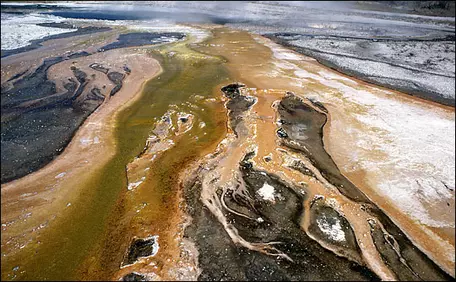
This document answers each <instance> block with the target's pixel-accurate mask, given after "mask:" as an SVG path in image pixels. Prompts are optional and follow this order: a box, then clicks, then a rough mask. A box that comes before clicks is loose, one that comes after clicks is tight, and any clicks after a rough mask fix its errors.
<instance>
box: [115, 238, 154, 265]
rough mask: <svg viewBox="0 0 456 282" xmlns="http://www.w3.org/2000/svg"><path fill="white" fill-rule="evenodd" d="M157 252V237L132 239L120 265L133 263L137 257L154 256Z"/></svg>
mask: <svg viewBox="0 0 456 282" xmlns="http://www.w3.org/2000/svg"><path fill="white" fill-rule="evenodd" d="M157 252H158V237H157V236H151V237H147V238H144V239H142V238H135V239H133V241H132V243H131V245H130V248H129V249H128V252H127V255H126V257H125V258H124V261H123V262H122V265H129V264H133V263H135V262H136V261H137V260H138V259H140V258H143V257H149V256H154V255H156V254H157Z"/></svg>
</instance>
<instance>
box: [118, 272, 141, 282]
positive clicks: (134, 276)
mask: <svg viewBox="0 0 456 282" xmlns="http://www.w3.org/2000/svg"><path fill="white" fill-rule="evenodd" d="M122 281H147V279H146V276H144V275H142V274H139V273H137V272H131V273H128V274H127V275H125V276H124V277H122Z"/></svg>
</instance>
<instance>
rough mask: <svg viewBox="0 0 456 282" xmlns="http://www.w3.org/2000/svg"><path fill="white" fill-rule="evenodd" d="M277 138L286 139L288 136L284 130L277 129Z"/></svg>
mask: <svg viewBox="0 0 456 282" xmlns="http://www.w3.org/2000/svg"><path fill="white" fill-rule="evenodd" d="M277 136H279V137H280V138H287V137H288V134H287V133H286V132H285V130H283V128H279V129H277Z"/></svg>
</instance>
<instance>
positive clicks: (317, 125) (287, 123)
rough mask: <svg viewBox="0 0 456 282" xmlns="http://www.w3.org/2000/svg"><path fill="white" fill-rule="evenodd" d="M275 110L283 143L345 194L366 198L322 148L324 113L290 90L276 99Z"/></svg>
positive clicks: (319, 106) (356, 197) (364, 200)
mask: <svg viewBox="0 0 456 282" xmlns="http://www.w3.org/2000/svg"><path fill="white" fill-rule="evenodd" d="M313 103H314V104H315V102H313ZM318 108H322V109H324V106H323V105H321V104H319V105H318ZM325 111H326V109H325ZM278 112H279V115H280V122H281V128H280V129H279V131H278V134H279V132H280V135H281V136H286V137H287V138H281V139H280V140H281V141H282V144H283V145H285V146H287V147H289V148H290V149H292V150H295V151H299V152H300V153H302V154H304V155H305V156H306V157H307V158H308V159H309V160H310V161H311V163H312V164H313V165H314V166H315V167H317V168H318V170H319V171H320V172H321V174H322V175H323V177H325V178H326V179H327V180H328V181H329V182H331V183H332V184H333V185H335V186H336V187H337V189H339V191H340V192H341V193H342V194H344V195H345V196H347V197H349V198H350V199H353V200H356V201H361V202H369V200H368V199H367V198H366V196H365V195H364V194H363V193H361V192H360V191H359V190H358V188H356V187H355V186H354V185H353V184H352V183H351V182H350V181H348V180H347V179H346V178H345V177H344V176H343V175H342V174H341V173H340V171H339V169H338V167H337V165H336V164H335V163H334V161H333V160H332V158H331V156H330V155H329V154H328V153H327V152H326V150H325V149H324V144H323V126H324V125H325V123H326V121H327V118H326V115H325V114H322V113H320V112H318V111H316V110H315V109H314V108H313V107H311V106H309V105H307V104H306V103H304V102H302V101H301V100H300V99H299V98H298V97H296V96H295V95H293V94H291V93H289V94H287V96H286V97H285V98H284V99H282V101H280V103H279V105H278Z"/></svg>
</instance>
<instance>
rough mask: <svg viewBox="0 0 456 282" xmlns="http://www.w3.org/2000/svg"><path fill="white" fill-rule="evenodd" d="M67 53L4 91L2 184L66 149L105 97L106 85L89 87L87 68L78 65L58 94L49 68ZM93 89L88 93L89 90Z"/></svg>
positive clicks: (35, 168)
mask: <svg viewBox="0 0 456 282" xmlns="http://www.w3.org/2000/svg"><path fill="white" fill-rule="evenodd" d="M63 60H64V58H62V57H56V58H49V59H47V60H45V61H44V63H43V64H42V65H41V66H39V67H38V68H37V69H36V70H35V71H34V72H33V73H31V74H28V75H25V76H23V77H21V78H20V79H18V80H17V81H15V82H14V83H13V85H12V87H11V88H10V89H9V90H7V91H2V93H1V118H2V121H1V125H2V126H1V183H5V182H8V181H11V180H14V179H17V178H19V177H22V176H24V175H26V174H28V173H30V172H33V171H35V170H37V169H39V168H41V167H43V166H44V165H46V164H47V163H49V162H50V161H51V160H53V159H54V158H55V157H56V156H57V155H58V154H60V153H61V152H62V151H63V149H64V148H65V146H66V145H67V144H68V143H69V142H70V140H71V138H72V136H73V134H74V132H75V131H76V129H77V128H78V127H79V126H80V125H81V124H82V122H83V121H84V120H85V118H87V116H89V115H90V114H91V113H92V112H93V111H94V110H95V109H96V108H97V107H98V106H99V105H101V103H102V102H103V100H104V97H103V95H102V94H101V93H100V90H99V89H98V90H95V89H91V91H85V90H86V89H85V88H86V85H87V83H88V82H89V79H88V78H87V75H86V73H84V72H83V71H81V70H79V69H77V68H75V67H73V68H72V71H73V74H74V76H75V77H72V78H69V80H68V81H67V82H66V83H64V87H65V89H66V91H64V92H63V93H57V90H56V86H55V83H54V82H53V81H50V80H48V79H47V71H48V69H49V67H51V66H52V65H54V64H57V63H59V62H61V61H63ZM86 92H88V93H89V94H88V95H86V96H82V94H83V93H86Z"/></svg>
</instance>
